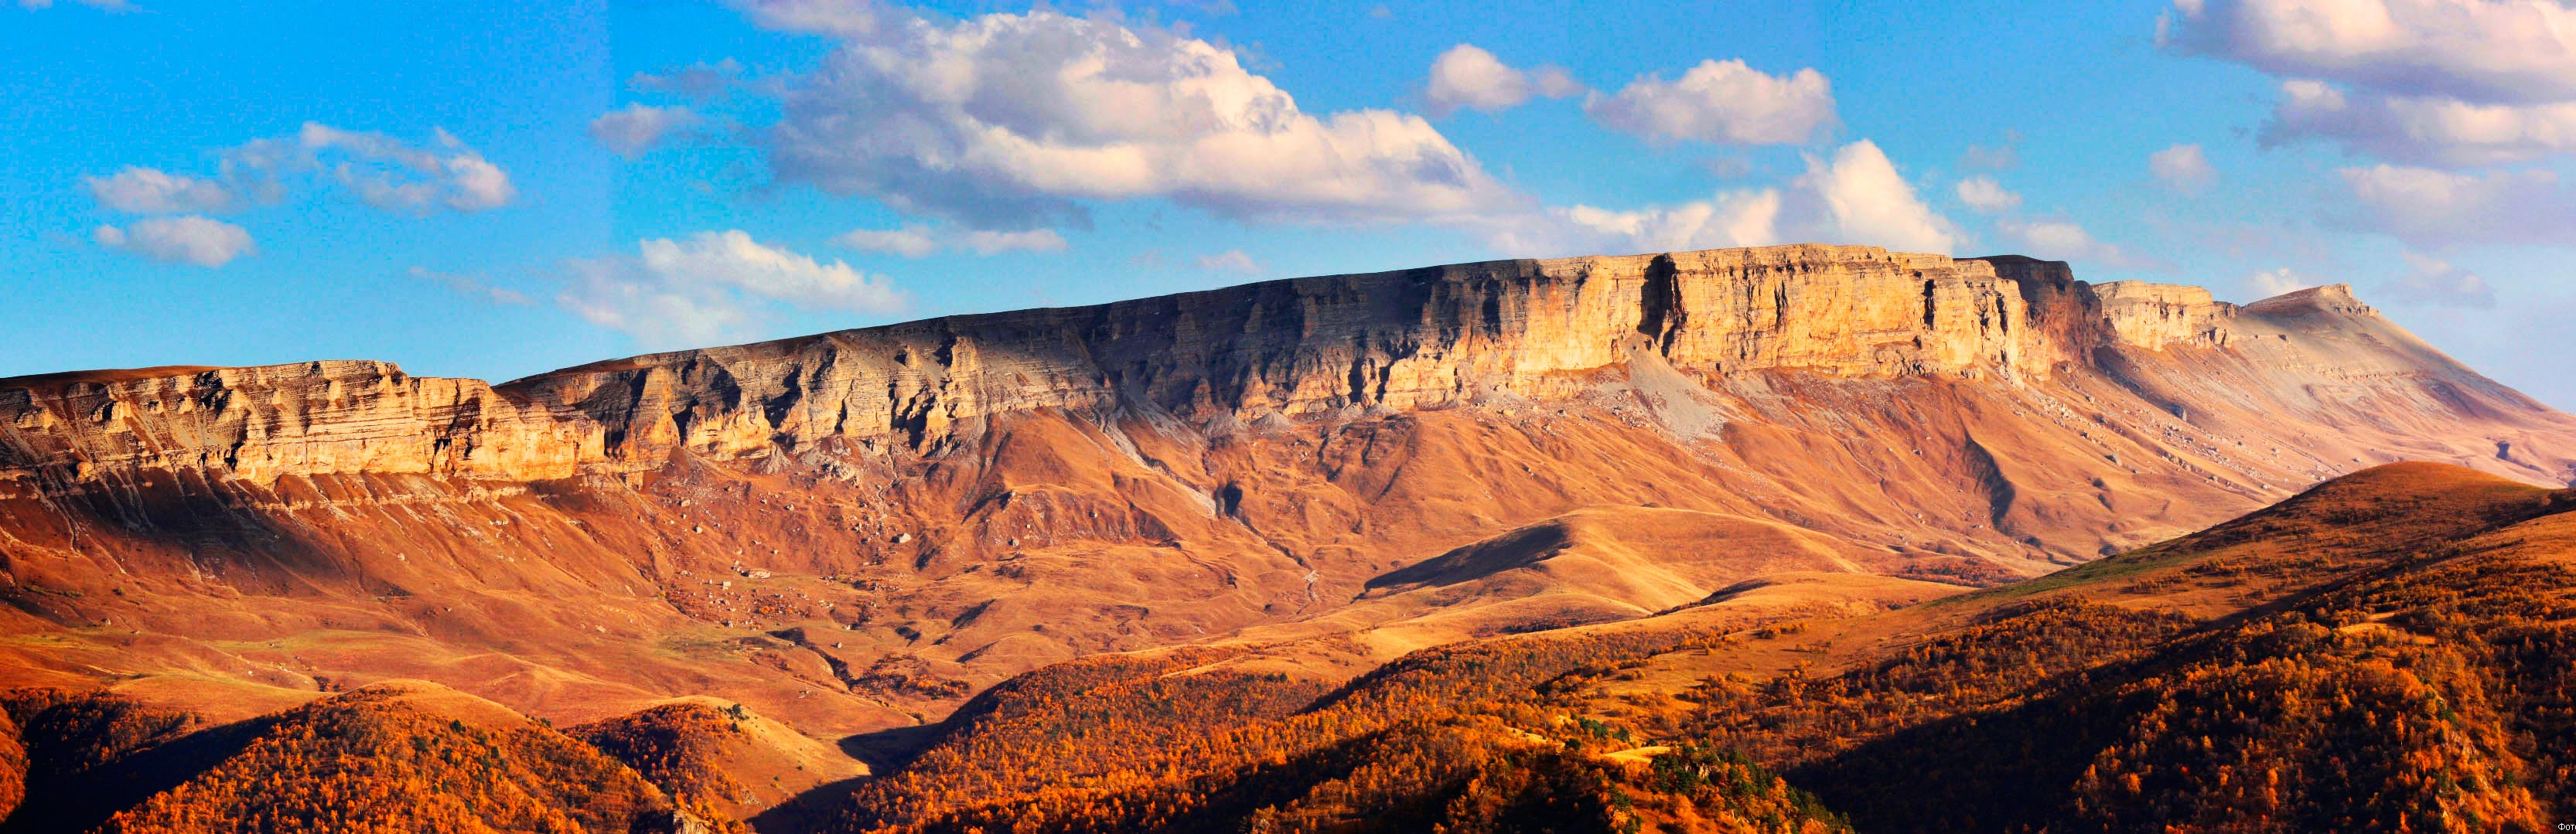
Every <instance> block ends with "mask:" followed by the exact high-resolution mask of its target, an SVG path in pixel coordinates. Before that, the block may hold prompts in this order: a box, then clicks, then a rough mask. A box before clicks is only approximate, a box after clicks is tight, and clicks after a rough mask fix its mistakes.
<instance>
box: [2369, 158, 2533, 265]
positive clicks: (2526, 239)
mask: <svg viewBox="0 0 2576 834" xmlns="http://www.w3.org/2000/svg"><path fill="white" fill-rule="evenodd" d="M2340 173H2341V174H2342V175H2343V180H2344V185H2345V187H2346V188H2347V189H2348V190H2349V192H2350V194H2351V196H2352V200H2351V201H2350V203H2349V205H2346V206H2342V207H2339V208H2337V209H2334V210H2330V211H2329V213H2328V214H2327V219H2328V220H2329V221H2331V222H2335V223H2338V224H2341V225H2344V226H2346V227H2348V228H2354V229H2359V230H2362V231H2373V232H2381V233H2385V234H2389V235H2394V236H2396V237H2397V238H2398V239H2400V240H2404V241H2406V242H2408V243H2412V244H2414V245H2417V246H2422V247H2428V248H2439V247H2442V246H2446V245H2450V244H2455V243H2532V244H2544V245H2547V244H2557V245H2564V244H2566V243H2568V242H2569V241H2571V240H2576V189H2570V188H2569V187H2568V186H2567V185H2566V184H2564V183H2562V182H2560V181H2559V177H2558V174H2557V172H2554V171H2550V170H2547V169H2531V170H2522V171H2489V172H2484V173H2476V174H2467V173H2454V172H2450V171H2440V170H2433V169H2429V168H2411V167H2401V166H2394V165H2375V166H2371V167H2367V168H2345V169H2343V170H2342V171H2341V172H2340Z"/></svg>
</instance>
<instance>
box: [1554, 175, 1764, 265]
mask: <svg viewBox="0 0 2576 834" xmlns="http://www.w3.org/2000/svg"><path fill="white" fill-rule="evenodd" d="M1780 203H1781V197H1780V191H1779V190H1778V189H1760V190H1746V191H1731V192H1727V193H1723V194H1719V195H1717V196H1715V197H1713V198H1711V199H1707V200H1696V201H1692V202H1687V203H1681V204H1679V205H1671V206H1657V207H1651V208H1645V209H1637V210H1632V211H1612V210H1609V209H1602V208H1595V207H1592V206H1581V205H1578V206H1572V207H1569V208H1561V209H1554V210H1552V211H1551V213H1552V214H1553V215H1554V216H1555V217H1556V218H1557V219H1558V220H1560V221H1562V222H1563V223H1564V224H1565V225H1566V226H1567V227H1568V228H1569V229H1571V230H1574V231H1575V232H1576V233H1577V239H1579V240H1586V241H1599V243H1595V244H1592V247H1593V249H1594V250H1597V251H1603V252H1660V251H1673V250H1688V249H1724V248H1729V247H1737V246H1767V245H1770V244H1774V243H1780V242H1782V240H1783V238H1782V237H1781V235H1780Z"/></svg>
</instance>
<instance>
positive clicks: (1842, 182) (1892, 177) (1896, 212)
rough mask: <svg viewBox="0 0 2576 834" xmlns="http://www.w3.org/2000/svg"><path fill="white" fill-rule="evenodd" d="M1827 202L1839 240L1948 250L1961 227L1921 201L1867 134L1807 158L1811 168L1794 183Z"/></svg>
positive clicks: (1828, 215)
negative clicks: (1820, 155)
mask: <svg viewBox="0 0 2576 834" xmlns="http://www.w3.org/2000/svg"><path fill="white" fill-rule="evenodd" d="M1793 187H1794V188H1796V189H1799V190H1804V191H1808V192H1811V193H1813V194H1814V195H1815V196H1816V198H1817V199H1818V200H1820V201H1821V202H1822V203H1823V205H1824V211H1823V216H1824V217H1826V218H1829V219H1830V221H1831V223H1832V226H1833V228H1834V230H1835V231H1837V232H1839V235H1838V238H1839V239H1838V240H1837V241H1835V242H1839V243H1866V244H1871V245H1876V246H1885V247H1887V248H1890V249H1903V250H1907V251H1913V252H1949V251H1950V250H1951V249H1953V248H1955V247H1956V246H1957V245H1958V242H1959V232H1958V227H1957V226H1955V225H1953V224H1951V222H1950V221H1949V219H1947V218H1944V217H1942V216H1941V215H1940V214H1939V213H1936V212H1934V211H1933V210H1932V207H1931V206H1927V205H1924V204H1923V200H1922V199H1920V198H1918V197H1916V196H1915V194H1914V186H1912V185H1909V184H1907V183H1906V182H1905V177H1904V176H1903V175H1901V174H1898V173H1897V172H1896V163H1893V162H1890V161H1888V159H1887V154H1886V153H1885V152H1883V151H1880V150H1879V149H1878V143H1875V142H1871V141H1869V140H1867V139H1863V140H1860V141H1858V142H1853V143H1851V144H1849V145H1844V146H1842V147H1841V148H1839V149H1836V150H1835V151H1834V154H1833V156H1832V157H1831V158H1829V159H1825V158H1817V157H1813V156H1810V157H1808V158H1807V174H1806V176H1803V177H1800V178H1799V179H1798V181H1797V183H1795V184H1794V186H1793Z"/></svg>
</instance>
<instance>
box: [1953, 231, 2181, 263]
mask: <svg viewBox="0 0 2576 834" xmlns="http://www.w3.org/2000/svg"><path fill="white" fill-rule="evenodd" d="M1995 231H1997V232H2000V233H2002V234H2003V236H2004V237H2005V238H2006V239H2008V240H2010V241H2012V242H2013V243H2014V244H2016V245H2018V246H2020V247H2021V249H2022V251H2023V253H2024V254H2028V255H2030V256H2032V257H2038V258H2046V259H2049V260H2054V261H2073V262H2076V263H2085V264H2091V265H2095V266H2102V267H2108V268H2112V269H2165V268H2168V267H2170V265H2169V264H2166V263H2164V262H2163V261H2159V260H2156V259H2154V258H2149V257H2144V256H2141V255H2138V254H2136V253H2133V252H2130V251H2129V250H2127V249H2124V248H2122V247H2120V246H2118V245H2115V244H2110V243H2105V242H2102V241H2100V240H2097V239H2095V238H2094V237H2093V233H2092V232H2089V231H2085V229H2084V227H2083V226H2082V225H2081V224H2078V223H2075V222H2074V221H2071V220H2030V221H2024V220H2012V219H2005V220H1998V221H1995Z"/></svg>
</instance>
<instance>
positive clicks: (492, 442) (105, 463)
mask: <svg viewBox="0 0 2576 834" xmlns="http://www.w3.org/2000/svg"><path fill="white" fill-rule="evenodd" d="M0 420H6V421H7V422H6V424H5V425H6V426H7V434H6V435H0V479H6V480H7V481H15V482H18V483H20V484H22V487H21V488H28V487H26V486H24V485H28V484H33V483H37V482H47V481H50V482H52V483H54V484H55V485H56V486H57V487H61V486H66V485H69V484H73V483H78V482H82V481H87V480H92V479H97V478H108V477H117V476H119V475H121V474H122V475H130V474H131V473H133V472H136V471H140V470H146V469H159V470H190V471H199V472H208V473H219V474H221V475H224V476H229V477H237V478H242V479H246V480H251V481H256V482H261V483H269V482H274V481H275V480H276V479H277V478H278V477H279V476H280V475H288V474H316V473H333V472H376V473H388V474H415V473H438V474H446V475H457V476H464V477H477V478H508V479H518V480H538V479H548V478H564V477H570V476H571V475H572V474H573V473H574V471H575V468H576V467H577V466H578V465H579V464H580V463H583V462H591V461H597V460H599V459H600V448H601V444H600V427H599V426H598V425H596V424H593V423H590V422H588V421H579V420H573V421H567V420H559V419H555V418H553V417H552V416H551V415H548V414H545V413H543V412H539V411H532V410H530V409H527V408H525V407H524V405H523V403H522V402H521V401H519V400H516V399H513V398H510V397H505V396H502V395H501V394H499V393H498V392H495V391H494V390H493V389H492V386H491V385H489V384H486V383H484V382H482V381H480V380H471V379H435V378H421V377H413V376H409V375H406V374H404V373H403V372H402V369H400V368H397V367H394V366H393V365H392V364H391V363H387V362H352V361H326V362H302V363H297V364H293V365H270V366H266V367H253V368H170V369H143V370H139V371H106V372H86V373H79V372H76V373H67V374H53V375H47V376H40V377H27V378H21V379H17V380H8V381H5V382H0Z"/></svg>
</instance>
